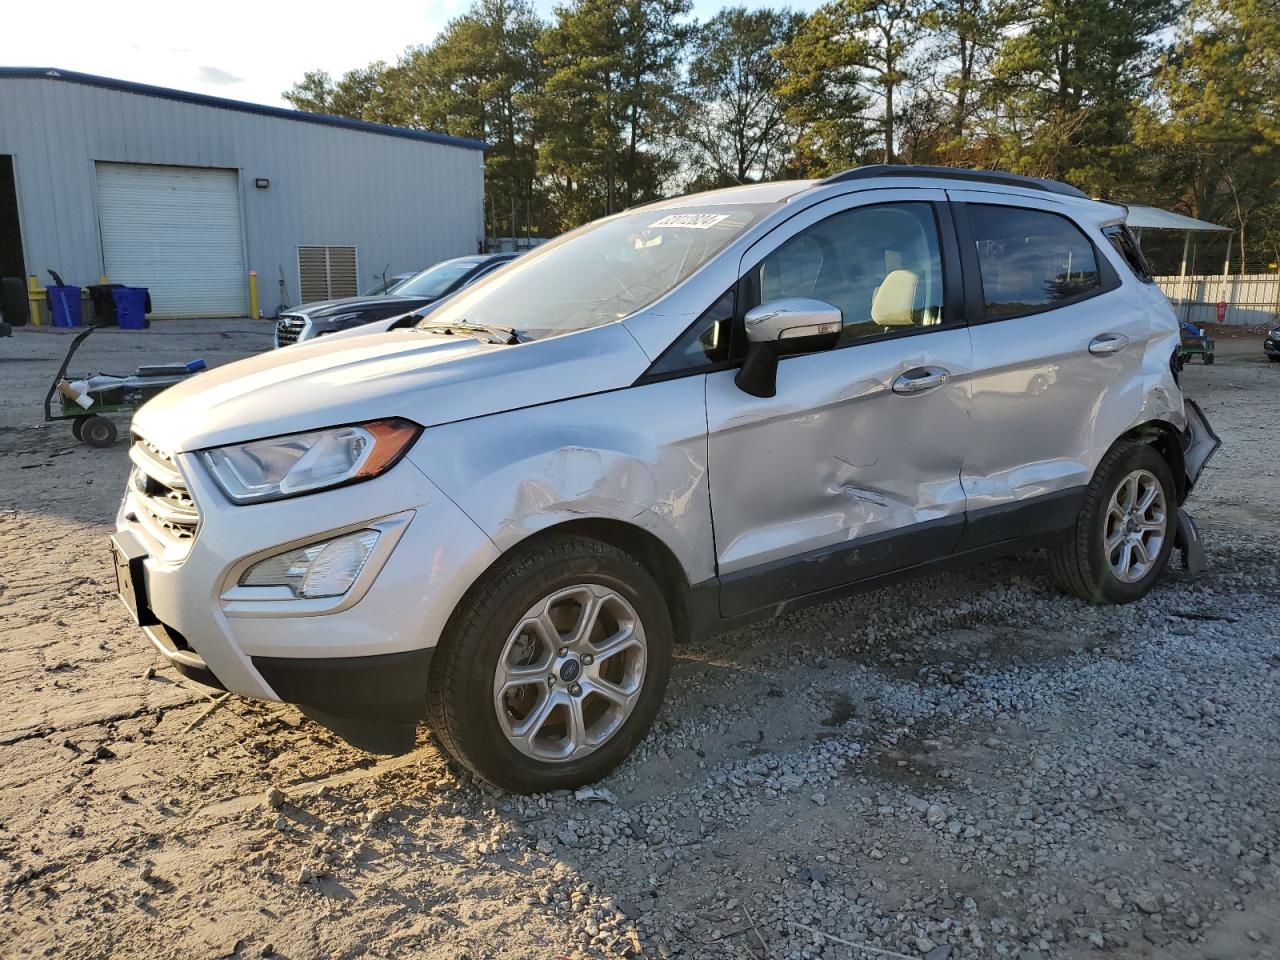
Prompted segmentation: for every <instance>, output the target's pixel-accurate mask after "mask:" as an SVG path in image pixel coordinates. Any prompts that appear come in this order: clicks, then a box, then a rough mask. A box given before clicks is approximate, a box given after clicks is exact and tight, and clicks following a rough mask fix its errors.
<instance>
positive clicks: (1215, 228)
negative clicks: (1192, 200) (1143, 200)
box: [1125, 204, 1234, 233]
mask: <svg viewBox="0 0 1280 960" xmlns="http://www.w3.org/2000/svg"><path fill="white" fill-rule="evenodd" d="M1125 223H1127V224H1128V225H1129V226H1130V227H1136V228H1141V229H1143V230H1177V231H1180V232H1186V233H1233V232H1234V231H1233V230H1232V228H1231V227H1224V226H1221V225H1219V224H1216V223H1209V221H1207V220H1197V219H1196V218H1195V217H1186V216H1183V215H1182V214H1180V213H1174V212H1173V211H1172V210H1161V209H1160V208H1159V207H1144V206H1141V205H1138V204H1130V205H1129V216H1128V217H1126V218H1125Z"/></svg>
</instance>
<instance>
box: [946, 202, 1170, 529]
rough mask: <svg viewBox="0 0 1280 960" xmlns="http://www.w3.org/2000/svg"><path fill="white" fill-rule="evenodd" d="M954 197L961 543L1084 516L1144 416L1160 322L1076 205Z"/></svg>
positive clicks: (1065, 522)
mask: <svg viewBox="0 0 1280 960" xmlns="http://www.w3.org/2000/svg"><path fill="white" fill-rule="evenodd" d="M948 195H949V196H950V198H951V200H952V201H953V210H954V214H955V221H956V225H957V232H958V236H959V239H960V249H961V257H962V259H963V260H964V262H965V270H966V278H967V281H968V283H967V287H966V307H965V309H966V314H967V316H968V319H969V323H970V332H971V335H972V339H973V354H974V365H975V371H974V374H973V377H972V380H971V391H972V420H971V427H970V443H969V450H968V452H967V455H966V457H965V462H964V471H963V482H964V489H965V492H966V495H967V498H968V504H969V524H968V527H967V529H966V531H965V537H964V540H963V542H962V544H961V548H962V549H964V548H970V547H976V546H982V545H984V544H988V543H995V542H999V541H1001V540H1008V539H1014V538H1015V537H1017V538H1021V537H1028V536H1035V535H1037V534H1043V533H1052V532H1054V531H1057V530H1061V529H1064V528H1066V527H1067V526H1069V525H1070V524H1071V523H1072V522H1074V519H1075V516H1076V513H1077V511H1078V509H1079V504H1080V498H1081V496H1082V495H1083V492H1084V488H1085V486H1086V485H1087V484H1088V483H1089V480H1090V478H1091V477H1092V474H1093V468H1094V465H1095V464H1096V463H1097V462H1098V460H1099V459H1100V458H1101V456H1102V454H1103V453H1104V452H1105V451H1106V448H1107V447H1108V446H1110V444H1111V443H1112V441H1114V440H1115V439H1116V438H1117V437H1118V436H1120V435H1121V434H1122V433H1123V432H1124V431H1125V430H1126V429H1128V427H1129V426H1130V425H1132V424H1133V423H1134V421H1135V418H1137V416H1138V414H1139V413H1140V411H1141V409H1142V403H1143V392H1144V391H1143V373H1142V368H1143V354H1144V351H1145V347H1146V343H1147V341H1148V339H1149V338H1150V335H1151V330H1152V326H1151V323H1150V318H1149V317H1148V316H1147V315H1146V312H1145V311H1143V310H1142V309H1132V308H1131V307H1132V302H1131V300H1130V298H1126V297H1125V296H1124V295H1123V292H1122V289H1121V281H1120V278H1119V275H1118V274H1117V272H1116V270H1115V268H1114V267H1113V266H1112V264H1111V263H1110V262H1109V260H1108V258H1107V257H1106V256H1104V255H1103V253H1102V251H1101V250H1100V249H1099V247H1098V245H1097V243H1096V242H1095V240H1094V238H1093V234H1094V233H1096V231H1095V230H1093V229H1090V228H1084V227H1082V226H1081V225H1080V223H1078V222H1076V220H1075V219H1073V218H1072V217H1071V216H1070V215H1069V207H1068V205H1065V204H1058V203H1056V202H1055V201H1053V200H1052V199H1048V198H1046V199H1044V200H1041V199H1039V198H1036V199H1030V198H1022V197H1019V196H1013V195H1006V194H999V193H988V192H983V191H967V190H954V191H948ZM1098 238H1099V239H1100V238H1101V235H1100V234H1098Z"/></svg>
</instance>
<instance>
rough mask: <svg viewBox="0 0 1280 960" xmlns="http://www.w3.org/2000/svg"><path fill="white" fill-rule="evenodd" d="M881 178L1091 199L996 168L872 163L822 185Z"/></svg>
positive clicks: (1064, 185) (1054, 182)
mask: <svg viewBox="0 0 1280 960" xmlns="http://www.w3.org/2000/svg"><path fill="white" fill-rule="evenodd" d="M880 177H941V178H943V179H947V180H971V181H976V182H978V183H998V184H1001V185H1002V186H1006V187H1025V188H1026V189H1029V190H1044V191H1045V192H1047V193H1058V194H1061V195H1062V196H1064V197H1080V198H1083V199H1085V200H1088V199H1089V195H1088V194H1087V193H1085V192H1084V191H1082V190H1078V189H1077V188H1075V187H1073V186H1071V184H1069V183H1062V182H1060V181H1058V180H1044V179H1042V178H1040V177H1024V176H1023V175H1022V174H1020V173H1001V172H999V171H996V170H966V169H963V168H960V167H927V166H912V165H910V164H897V163H874V164H871V165H870V166H865V167H854V168H853V169H852V170H845V171H844V172H843V173H837V174H834V175H832V176H830V177H827V178H826V179H825V180H822V181H820V182H821V183H822V184H829V183H848V182H850V181H853V180H873V179H877V178H880Z"/></svg>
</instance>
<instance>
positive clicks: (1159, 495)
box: [1049, 443, 1178, 603]
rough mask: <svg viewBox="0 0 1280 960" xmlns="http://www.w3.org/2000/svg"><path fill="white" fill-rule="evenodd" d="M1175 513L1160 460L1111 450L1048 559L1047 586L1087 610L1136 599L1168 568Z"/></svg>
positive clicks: (1131, 449) (1139, 451)
mask: <svg viewBox="0 0 1280 960" xmlns="http://www.w3.org/2000/svg"><path fill="white" fill-rule="evenodd" d="M1177 509H1178V504H1177V496H1176V492H1175V487H1174V484H1173V473H1172V471H1171V470H1170V469H1169V464H1168V463H1167V462H1166V461H1165V459H1164V458H1163V457H1162V456H1160V454H1159V453H1158V452H1156V450H1155V449H1154V448H1153V447H1150V446H1147V445H1146V444H1141V443H1120V444H1117V445H1116V446H1114V447H1112V448H1111V450H1110V451H1109V452H1108V453H1107V455H1106V456H1105V457H1103V458H1102V462H1101V463H1099V464H1098V469H1097V470H1096V471H1095V472H1094V476H1093V480H1092V482H1091V483H1090V484H1089V488H1088V490H1087V491H1086V492H1085V496H1084V503H1083V505H1082V506H1081V508H1080V515H1079V517H1078V518H1077V520H1076V525H1075V529H1074V530H1073V531H1072V535H1071V537H1070V538H1069V539H1068V540H1067V541H1066V542H1064V543H1062V544H1060V545H1059V546H1057V547H1055V548H1053V549H1052V550H1051V551H1050V553H1049V561H1050V572H1051V574H1052V576H1053V580H1054V582H1055V583H1056V584H1057V586H1058V587H1059V588H1060V589H1062V590H1063V591H1065V592H1067V593H1071V594H1075V595H1076V596H1077V597H1080V598H1081V599H1082V600H1088V601H1089V602H1090V603H1132V602H1133V601H1134V600H1139V599H1141V598H1142V597H1144V596H1146V595H1147V593H1148V592H1149V591H1150V590H1151V588H1152V586H1154V585H1155V582H1156V579H1157V578H1158V577H1159V576H1160V573H1161V571H1163V570H1164V568H1165V566H1166V564H1167V563H1168V562H1169V554H1170V553H1172V551H1173V539H1174V530H1175V526H1174V524H1175V522H1176V515H1177Z"/></svg>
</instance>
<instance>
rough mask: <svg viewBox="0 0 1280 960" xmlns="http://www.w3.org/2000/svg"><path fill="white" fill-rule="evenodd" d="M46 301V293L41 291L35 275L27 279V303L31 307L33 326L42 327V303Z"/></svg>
mask: <svg viewBox="0 0 1280 960" xmlns="http://www.w3.org/2000/svg"><path fill="white" fill-rule="evenodd" d="M43 299H44V291H43V290H41V289H40V281H39V280H37V279H36V275H35V274H34V273H33V274H31V275H30V276H29V277H27V302H28V303H29V304H30V306H31V323H32V325H33V326H37V327H38V326H40V325H41V323H42V321H41V319H40V301H41V300H43Z"/></svg>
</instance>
